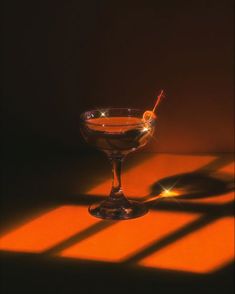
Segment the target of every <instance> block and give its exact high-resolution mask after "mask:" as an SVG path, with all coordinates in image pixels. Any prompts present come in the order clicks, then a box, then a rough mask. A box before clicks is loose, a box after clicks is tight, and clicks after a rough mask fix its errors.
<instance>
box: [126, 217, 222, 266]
mask: <svg viewBox="0 0 235 294" xmlns="http://www.w3.org/2000/svg"><path fill="white" fill-rule="evenodd" d="M219 217H220V216H217V215H203V216H202V217H200V218H199V219H197V220H196V221H193V222H191V223H189V224H187V225H186V226H184V227H183V228H180V229H179V230H177V231H175V232H173V233H172V234H170V235H168V236H166V237H164V238H162V239H161V240H159V241H157V242H155V243H153V244H152V245H149V246H148V247H147V248H145V249H143V250H142V251H140V252H138V253H136V254H135V255H132V256H130V257H129V258H127V259H126V260H125V261H124V262H123V264H134V263H137V262H138V261H140V260H141V259H143V258H145V257H147V256H149V255H150V254H152V253H154V252H156V251H158V250H160V249H162V248H163V247H165V246H167V245H169V244H171V243H173V242H176V241H177V240H179V239H181V238H183V237H185V236H186V235H188V234H191V233H192V232H194V231H196V230H198V229H200V228H202V227H203V226H205V225H208V224H209V223H212V222H214V221H215V220H216V219H218V218H219Z"/></svg>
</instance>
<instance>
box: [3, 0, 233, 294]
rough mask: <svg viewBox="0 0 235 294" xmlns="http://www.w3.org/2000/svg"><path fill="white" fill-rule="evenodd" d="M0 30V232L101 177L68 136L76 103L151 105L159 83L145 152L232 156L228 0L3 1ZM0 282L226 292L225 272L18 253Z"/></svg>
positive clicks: (27, 288)
mask: <svg viewBox="0 0 235 294" xmlns="http://www.w3.org/2000/svg"><path fill="white" fill-rule="evenodd" d="M3 28H4V36H3V41H4V42H3V43H4V46H3V49H4V54H3V61H4V67H3V70H4V88H3V90H4V91H3V102H2V109H3V111H2V127H3V132H2V139H3V140H2V141H3V145H2V146H3V151H2V159H3V164H2V167H3V174H4V176H3V190H2V195H3V197H2V199H1V205H2V209H1V215H0V218H1V220H2V222H1V224H2V225H1V226H2V228H3V229H5V227H6V225H8V226H9V227H11V226H14V225H15V223H17V220H22V219H24V217H25V216H27V215H31V214H32V215H33V214H34V213H35V212H39V211H41V209H42V208H43V207H48V205H49V206H50V205H61V204H62V203H67V202H66V201H69V200H66V197H67V196H68V199H70V197H69V195H70V196H71V195H72V196H71V197H72V199H75V198H76V197H74V196H77V195H74V190H73V189H74V186H75V183H77V184H76V185H80V186H81V187H80V188H79V189H80V190H82V191H85V190H86V189H87V187H88V186H89V185H90V178H93V184H95V183H96V175H97V174H98V173H100V175H99V179H100V177H101V170H100V169H101V167H102V177H104V178H106V177H108V176H109V173H110V167H109V164H108V163H107V161H105V158H104V156H103V157H102V156H101V155H97V153H94V154H93V153H91V152H92V151H89V150H90V149H89V147H88V146H86V145H85V144H84V143H83V141H82V138H81V136H80V132H79V116H80V114H81V112H82V111H84V110H87V109H93V108H97V107H98V108H99V107H105V106H113V107H125V106H128V107H134V108H144V109H151V108H152V106H153V104H154V98H155V96H156V94H158V92H159V90H160V89H161V88H163V89H165V91H166V94H167V97H166V99H165V100H164V102H163V103H162V104H161V106H160V107H159V124H158V129H157V136H156V138H157V142H155V141H154V142H153V143H152V145H151V146H150V147H148V148H149V149H147V150H154V151H159V152H180V153H185V152H186V153H198V152H206V153H207V152H210V153H211V152H213V153H214V152H231V151H233V144H234V137H233V79H234V75H233V63H234V61H233V49H234V43H233V42H234V41H233V33H234V32H233V1H232V0H223V1H222V0H218V1H217V0H204V1H202V0H198V1H196V0H192V1H182V0H165V1H163V0H162V1H157V0H156V1H129V0H127V1H116V0H113V1H111V0H110V1H102V0H100V1H98V0H97V1H95V0H93V1H91V0H87V1H86V0H82V1H79V0H67V1H36V0H35V1H29V0H27V1H26V0H22V1H10V0H9V1H5V5H4V25H3ZM84 150H88V151H89V152H90V153H84ZM84 155H87V156H84ZM127 164H128V163H127ZM97 181H98V180H97ZM76 201H77V200H76ZM105 277H106V278H105ZM1 280H2V281H1V282H2V285H3V286H2V288H3V292H4V293H21V292H22V293H58V292H60V290H61V292H63V293H66V294H67V293H77V292H78V291H79V293H93V292H94V291H96V292H97V291H98V290H97V289H101V287H102V291H103V293H120V292H123V291H124V289H128V291H129V290H130V292H131V293H137V292H138V291H140V293H157V291H158V293H164V294H165V293H181V294H182V293H189V292H195V293H198V292H201V293H213V294H214V293H217V292H218V293H221V292H223V293H232V271H231V269H230V268H225V269H223V270H222V271H221V272H220V273H217V274H216V275H215V276H212V277H199V278H198V277H196V278H195V277H191V276H190V275H189V276H186V275H185V274H179V277H178V274H176V273H170V272H169V273H161V271H159V272H154V273H151V272H148V271H146V272H142V271H140V272H138V270H133V271H132V270H128V269H126V268H125V267H124V268H123V267H122V266H121V267H120V268H119V267H114V268H112V266H106V265H104V266H102V265H101V266H99V265H98V266H96V265H90V264H89V263H88V264H85V265H83V266H81V264H77V263H76V261H72V260H70V261H69V260H68V261H66V262H65V261H60V260H47V259H43V258H41V256H39V257H35V256H34V255H33V256H31V255H30V254H29V255H27V254H26V255H25V254H11V253H9V254H8V253H7V254H3V262H2V279H1ZM113 285H114V286H113ZM124 293H125V292H124Z"/></svg>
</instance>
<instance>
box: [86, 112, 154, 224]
mask: <svg viewBox="0 0 235 294" xmlns="http://www.w3.org/2000/svg"><path fill="white" fill-rule="evenodd" d="M143 114H144V111H143V110H137V109H130V108H106V109H99V110H91V111H86V112H84V113H83V114H82V115H81V133H82V135H83V137H84V139H85V140H86V142H87V143H88V144H90V145H91V146H93V147H95V148H97V149H99V150H101V151H103V152H105V153H106V154H107V156H108V158H109V160H110V162H111V164H112V172H113V179H112V188H111V192H110V195H109V197H107V198H106V199H105V200H104V201H102V202H101V203H99V204H93V205H91V206H90V207H89V212H90V213H91V214H92V215H93V216H96V217H98V218H102V219H113V220H125V219H130V218H136V217H139V216H142V215H144V214H145V213H147V211H148V209H147V207H146V206H145V205H144V204H143V203H140V202H136V201H131V200H128V199H127V198H126V197H125V195H124V193H123V191H122V187H121V167H122V162H123V159H124V158H125V156H126V155H127V154H128V153H130V152H133V151H135V150H137V149H139V148H141V147H143V146H145V145H146V144H147V143H148V142H149V140H150V139H151V137H152V135H153V132H154V127H155V123H156V119H155V117H150V118H149V119H148V120H146V119H143Z"/></svg>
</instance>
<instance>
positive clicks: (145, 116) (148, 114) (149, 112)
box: [143, 90, 165, 121]
mask: <svg viewBox="0 0 235 294" xmlns="http://www.w3.org/2000/svg"><path fill="white" fill-rule="evenodd" d="M163 97H165V94H164V91H163V90H161V92H160V94H159V95H158V96H157V100H156V103H155V105H154V107H153V110H146V111H145V112H144V114H143V120H144V121H149V120H151V119H152V118H157V115H156V113H155V112H156V110H157V107H158V105H159V103H160V102H161V100H162V98H163Z"/></svg>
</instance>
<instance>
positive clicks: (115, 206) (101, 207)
mask: <svg viewBox="0 0 235 294" xmlns="http://www.w3.org/2000/svg"><path fill="white" fill-rule="evenodd" d="M88 210H89V212H90V214H92V215H93V216H95V217H98V218H102V219H111V220H126V219H131V218H136V217H140V216H142V215H144V214H146V213H147V212H148V208H147V207H146V206H145V205H144V204H143V203H139V202H136V201H126V202H125V203H120V202H116V201H110V200H105V201H103V202H101V203H100V204H93V205H91V206H90V207H89V209H88Z"/></svg>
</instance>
